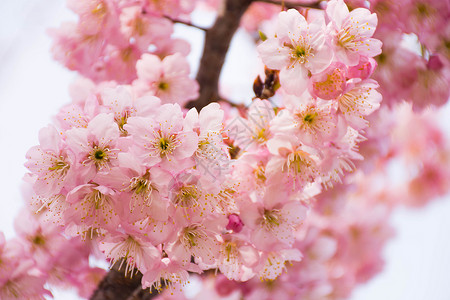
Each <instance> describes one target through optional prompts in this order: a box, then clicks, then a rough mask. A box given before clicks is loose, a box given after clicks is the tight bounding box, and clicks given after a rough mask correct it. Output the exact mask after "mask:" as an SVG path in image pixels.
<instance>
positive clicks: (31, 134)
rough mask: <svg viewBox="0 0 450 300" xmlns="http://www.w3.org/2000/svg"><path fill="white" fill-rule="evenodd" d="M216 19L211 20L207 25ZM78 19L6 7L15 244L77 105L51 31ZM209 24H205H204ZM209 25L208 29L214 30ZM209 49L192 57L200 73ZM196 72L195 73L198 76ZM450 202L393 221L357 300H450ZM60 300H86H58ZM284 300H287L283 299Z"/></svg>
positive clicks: (7, 151) (2, 50) (5, 173)
mask: <svg viewBox="0 0 450 300" xmlns="http://www.w3.org/2000/svg"><path fill="white" fill-rule="evenodd" d="M208 18H209V19H210V16H209V17H207V19H208ZM70 19H74V16H73V15H72V14H71V13H70V12H69V11H68V10H67V9H66V8H65V4H64V1H61V0H45V1H43V0H15V1H1V3H0V66H1V67H0V116H1V118H0V120H1V121H0V124H1V125H0V171H1V172H0V190H1V191H3V192H2V197H1V198H0V201H1V202H0V203H1V205H2V207H3V208H2V209H0V230H1V231H3V232H4V233H5V235H6V236H7V238H11V237H13V236H14V231H13V225H12V224H13V219H14V217H15V215H16V214H17V213H18V210H19V208H20V207H21V206H22V203H23V202H22V198H21V193H20V185H21V179H22V177H23V175H24V174H25V172H26V169H25V168H24V167H23V164H24V162H25V153H26V152H27V150H28V149H29V148H30V147H31V146H33V145H36V144H37V142H38V141H37V136H38V131H39V129H40V128H42V127H44V126H46V125H47V124H48V123H49V122H50V120H51V117H52V116H53V115H54V114H55V113H56V112H57V111H58V109H59V108H60V107H61V106H62V105H63V104H65V103H68V102H69V101H70V99H69V96H68V89H67V88H68V85H69V83H70V82H71V80H72V79H73V78H74V77H75V76H74V74H72V73H70V72H69V71H67V70H66V69H65V68H63V67H62V66H60V65H59V64H58V63H56V62H54V61H53V60H52V58H51V54H50V51H49V48H50V38H49V37H48V36H47V35H46V33H45V30H46V29H47V28H49V27H57V26H59V24H60V23H61V22H63V21H67V20H70ZM203 23H204V24H203ZM207 24H208V20H205V21H202V25H207ZM177 34H178V35H180V36H189V37H190V38H192V39H193V40H196V41H199V42H200V41H201V40H202V38H203V37H202V33H201V32H199V31H196V30H192V29H184V28H181V27H178V32H177ZM248 39H249V37H248V36H247V35H246V34H245V33H242V32H240V33H238V35H237V37H236V38H235V40H234V42H233V43H232V47H231V51H230V53H229V61H230V62H229V63H228V64H226V66H225V68H224V74H223V77H222V78H223V80H224V84H223V88H224V89H226V90H227V91H230V92H231V93H232V95H236V98H237V99H238V100H245V99H246V98H249V97H251V95H252V91H251V86H252V83H253V79H254V76H255V74H256V73H257V68H258V65H257V64H258V60H257V58H256V57H255V56H253V57H252V51H253V50H254V47H253V46H252V44H251V43H249V42H248ZM200 54H201V46H200V45H197V46H194V47H193V52H192V54H191V56H190V57H189V60H190V62H191V65H196V64H197V60H198V57H199V56H200ZM195 69H196V68H193V72H194V71H195ZM449 213H450V198H449V197H446V198H445V199H442V200H439V201H435V202H434V203H432V204H431V205H429V206H428V207H426V208H425V209H421V210H407V209H401V210H398V211H397V212H396V213H395V214H394V216H393V219H392V224H394V225H395V227H396V228H397V237H396V238H394V239H393V240H392V241H391V242H390V243H389V244H388V246H387V247H386V248H385V251H384V256H385V258H386V260H387V264H386V267H385V270H384V271H383V272H382V273H381V274H380V275H379V276H377V277H376V278H374V279H373V280H371V281H370V282H369V283H368V284H367V285H364V286H361V287H359V288H358V289H357V290H356V291H355V294H354V297H353V298H352V299H351V300H375V299H376V300H380V299H383V300H424V299H430V300H448V299H450V285H449V284H448V280H449V278H450V218H449V217H448V215H449ZM55 296H56V297H55V299H65V300H66V299H67V300H70V299H78V298H77V297H76V296H74V295H73V294H70V293H69V294H68V293H56V294H55ZM280 300H281V299H280Z"/></svg>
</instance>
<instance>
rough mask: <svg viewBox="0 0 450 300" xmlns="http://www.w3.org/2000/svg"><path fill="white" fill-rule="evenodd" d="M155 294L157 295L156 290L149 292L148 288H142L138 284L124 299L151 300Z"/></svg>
mask: <svg viewBox="0 0 450 300" xmlns="http://www.w3.org/2000/svg"><path fill="white" fill-rule="evenodd" d="M157 296H159V293H158V291H156V290H152V292H151V293H150V290H149V289H145V290H143V289H142V286H141V285H139V286H138V287H137V288H136V289H135V290H134V291H133V293H132V294H131V295H130V296H129V297H128V298H126V300H151V299H153V298H156V297H157Z"/></svg>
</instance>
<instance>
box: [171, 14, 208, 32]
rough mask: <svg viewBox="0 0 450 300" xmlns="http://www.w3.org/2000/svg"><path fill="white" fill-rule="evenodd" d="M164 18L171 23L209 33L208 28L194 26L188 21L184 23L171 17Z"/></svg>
mask: <svg viewBox="0 0 450 300" xmlns="http://www.w3.org/2000/svg"><path fill="white" fill-rule="evenodd" d="M164 18H166V19H167V20H169V21H172V22H173V23H178V24H183V25H186V26H190V27H194V28H197V29H200V30H203V31H207V30H208V29H207V28H204V27H201V26H198V25H195V24H192V23H191V22H188V21H182V20H177V19H172V18H171V17H169V16H164Z"/></svg>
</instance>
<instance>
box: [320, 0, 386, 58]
mask: <svg viewBox="0 0 450 300" xmlns="http://www.w3.org/2000/svg"><path fill="white" fill-rule="evenodd" d="M326 13H327V16H328V17H329V18H330V20H331V22H330V30H331V34H332V37H333V46H334V50H335V51H336V58H337V59H338V60H339V61H341V62H343V63H344V64H346V65H348V66H355V65H357V64H358V63H359V59H360V57H361V56H367V57H373V56H376V55H378V54H380V53H381V44H382V43H381V41H380V40H377V39H374V38H372V35H373V34H374V32H375V28H376V26H377V22H378V20H377V16H376V14H371V13H370V11H369V10H368V9H365V8H356V9H354V10H352V11H351V12H349V10H348V7H347V5H346V4H345V2H344V1H343V0H332V1H330V2H329V3H328V6H327V9H326Z"/></svg>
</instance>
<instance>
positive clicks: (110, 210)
mask: <svg viewBox="0 0 450 300" xmlns="http://www.w3.org/2000/svg"><path fill="white" fill-rule="evenodd" d="M66 201H67V202H69V203H70V206H69V208H68V209H67V210H66V211H65V212H64V219H65V220H66V222H67V223H69V222H73V224H75V227H76V228H78V230H79V231H78V232H77V233H78V234H81V233H83V234H85V237H92V235H93V234H94V233H100V232H101V230H102V229H110V230H111V229H115V228H116V226H117V225H118V223H119V221H120V220H119V218H118V215H117V212H116V211H115V210H114V207H115V201H116V200H115V198H114V191H113V190H112V189H110V188H107V187H105V186H98V185H96V184H84V185H80V186H78V187H76V188H75V189H73V190H72V191H70V193H68V194H67V198H66Z"/></svg>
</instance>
